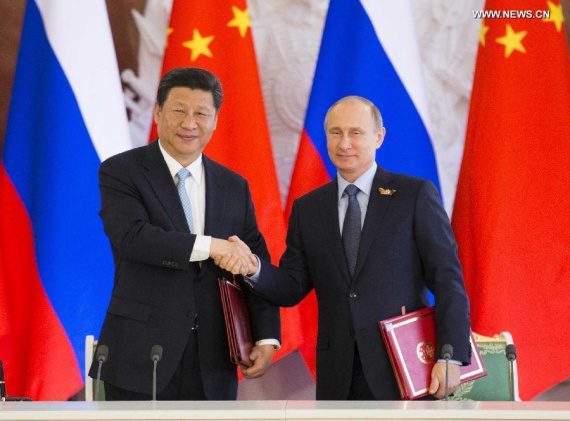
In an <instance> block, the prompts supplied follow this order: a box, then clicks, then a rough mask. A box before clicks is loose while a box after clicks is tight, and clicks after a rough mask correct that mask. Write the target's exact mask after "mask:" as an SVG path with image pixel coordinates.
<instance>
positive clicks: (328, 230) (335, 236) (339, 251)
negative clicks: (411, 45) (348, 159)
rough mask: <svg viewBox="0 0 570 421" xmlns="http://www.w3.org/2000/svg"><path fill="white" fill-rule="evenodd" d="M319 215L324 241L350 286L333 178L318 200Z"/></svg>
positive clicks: (336, 192) (335, 186)
mask: <svg viewBox="0 0 570 421" xmlns="http://www.w3.org/2000/svg"><path fill="white" fill-rule="evenodd" d="M320 213H321V218H322V222H323V230H324V232H325V239H326V242H327V244H328V246H329V247H330V249H331V251H332V257H333V259H334V261H335V262H336V263H337V265H338V267H339V269H340V272H341V274H342V278H343V279H344V280H345V281H346V282H347V283H348V284H350V279H351V278H350V272H349V271H348V265H347V263H346V257H345V255H344V248H343V246H342V239H341V236H340V230H339V222H338V181H337V178H336V177H335V178H334V179H333V181H331V182H330V183H329V184H327V185H326V187H325V189H324V190H323V193H322V196H321V198H320Z"/></svg>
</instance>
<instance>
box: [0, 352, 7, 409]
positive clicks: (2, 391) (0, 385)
mask: <svg viewBox="0 0 570 421" xmlns="http://www.w3.org/2000/svg"><path fill="white" fill-rule="evenodd" d="M0 400H1V401H5V400H6V384H5V383H4V366H3V365H2V361H1V360H0Z"/></svg>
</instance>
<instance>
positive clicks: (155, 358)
mask: <svg viewBox="0 0 570 421" xmlns="http://www.w3.org/2000/svg"><path fill="white" fill-rule="evenodd" d="M150 359H151V360H152V362H153V363H154V367H153V369H152V400H153V401H155V400H156V366H157V365H158V362H159V361H160V360H161V359H162V347H161V346H160V345H153V346H152V349H151V350H150Z"/></svg>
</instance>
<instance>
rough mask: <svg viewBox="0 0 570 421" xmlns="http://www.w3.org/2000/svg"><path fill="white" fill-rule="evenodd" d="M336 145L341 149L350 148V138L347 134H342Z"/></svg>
mask: <svg viewBox="0 0 570 421" xmlns="http://www.w3.org/2000/svg"><path fill="white" fill-rule="evenodd" d="M338 146H339V147H340V148H341V149H350V148H351V147H352V139H351V138H350V136H349V135H348V134H343V135H342V137H341V138H340V142H339V144H338Z"/></svg>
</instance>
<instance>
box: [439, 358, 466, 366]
mask: <svg viewBox="0 0 570 421" xmlns="http://www.w3.org/2000/svg"><path fill="white" fill-rule="evenodd" d="M437 362H438V363H444V362H445V360H442V359H440V360H437ZM449 363H450V364H456V365H463V363H462V362H461V361H457V360H449Z"/></svg>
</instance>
